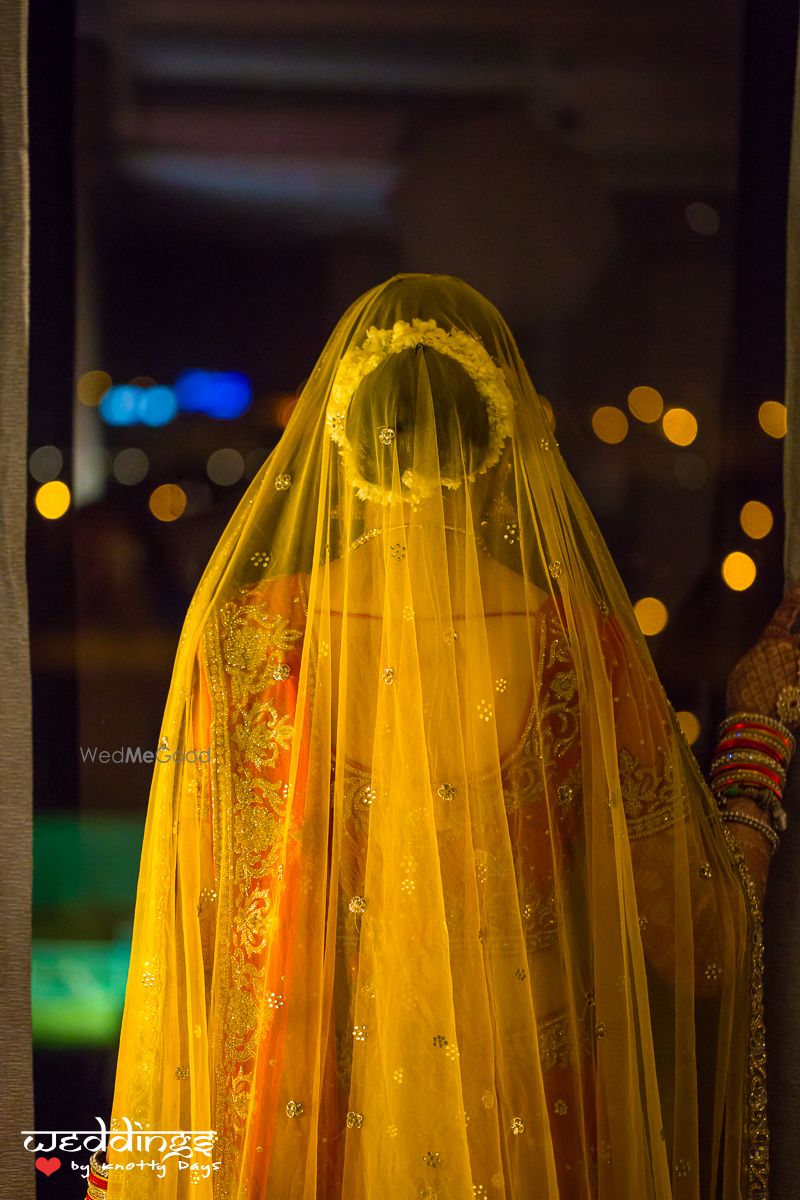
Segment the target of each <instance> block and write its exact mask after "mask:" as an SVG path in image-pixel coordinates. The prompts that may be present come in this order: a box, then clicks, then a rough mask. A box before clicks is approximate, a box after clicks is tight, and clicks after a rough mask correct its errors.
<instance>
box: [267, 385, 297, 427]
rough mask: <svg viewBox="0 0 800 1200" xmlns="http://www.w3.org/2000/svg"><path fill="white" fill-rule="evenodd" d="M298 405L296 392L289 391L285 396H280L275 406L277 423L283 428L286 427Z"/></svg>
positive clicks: (274, 411)
mask: <svg viewBox="0 0 800 1200" xmlns="http://www.w3.org/2000/svg"><path fill="white" fill-rule="evenodd" d="M296 407H297V396H295V394H294V392H287V393H286V395H285V396H278V397H277V398H276V400H275V403H274V406H273V410H272V411H273V413H274V415H275V423H276V425H279V426H280V427H281V429H285V428H286V426H287V425H288V424H289V418H290V417H291V415H292V413H293V412H294V410H295V408H296Z"/></svg>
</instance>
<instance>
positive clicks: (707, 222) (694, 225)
mask: <svg viewBox="0 0 800 1200" xmlns="http://www.w3.org/2000/svg"><path fill="white" fill-rule="evenodd" d="M684 216H685V217H686V224H687V225H688V226H689V228H690V229H691V230H692V232H693V233H700V234H702V235H703V236H704V237H713V236H714V234H715V233H719V213H718V211H717V210H716V208H714V207H713V206H712V205H711V204H705V203H704V202H703V201H702V200H696V201H695V202H694V203H693V204H687V205H686V208H685V209H684Z"/></svg>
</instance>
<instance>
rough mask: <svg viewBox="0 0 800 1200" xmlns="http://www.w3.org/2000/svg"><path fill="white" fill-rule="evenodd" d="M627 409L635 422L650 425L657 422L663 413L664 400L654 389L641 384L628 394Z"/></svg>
mask: <svg viewBox="0 0 800 1200" xmlns="http://www.w3.org/2000/svg"><path fill="white" fill-rule="evenodd" d="M628 408H629V409H630V410H631V412H632V413H633V415H634V416H635V417H636V419H637V420H639V421H644V423H645V424H646V425H650V424H652V422H653V421H657V420H658V418H659V417H660V416H661V414H662V412H663V411H664V398H663V396H662V395H661V393H660V392H657V391H656V389H655V388H654V387H647V386H646V385H645V384H642V385H641V386H640V387H635V388H631V390H630V391H629V392H628Z"/></svg>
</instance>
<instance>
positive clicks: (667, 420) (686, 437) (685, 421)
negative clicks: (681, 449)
mask: <svg viewBox="0 0 800 1200" xmlns="http://www.w3.org/2000/svg"><path fill="white" fill-rule="evenodd" d="M661 428H662V429H663V430H664V436H665V437H666V438H668V439H669V441H671V442H672V443H673V444H674V445H676V446H691V444H692V442H693V441H694V439H695V438H696V437H697V418H696V417H695V415H694V413H690V412H689V410H688V408H668V409H667V411H666V412H665V413H664V416H663V418H662V420H661Z"/></svg>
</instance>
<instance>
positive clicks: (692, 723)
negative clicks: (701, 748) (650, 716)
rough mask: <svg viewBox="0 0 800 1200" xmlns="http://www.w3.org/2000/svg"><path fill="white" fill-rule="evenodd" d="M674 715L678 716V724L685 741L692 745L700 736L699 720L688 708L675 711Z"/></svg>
mask: <svg viewBox="0 0 800 1200" xmlns="http://www.w3.org/2000/svg"><path fill="white" fill-rule="evenodd" d="M675 716H676V717H677V718H678V724H679V725H680V727H681V729H682V730H683V733H684V736H685V738H686V740H687V742H688V743H689V745H690V746H693V745H694V744H695V742H696V741H697V739H698V738H699V737H700V722H699V721H698V719H697V717H696V716H695V714H694V713H693V712H689V711H688V709H681V711H680V712H676V713H675Z"/></svg>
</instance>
